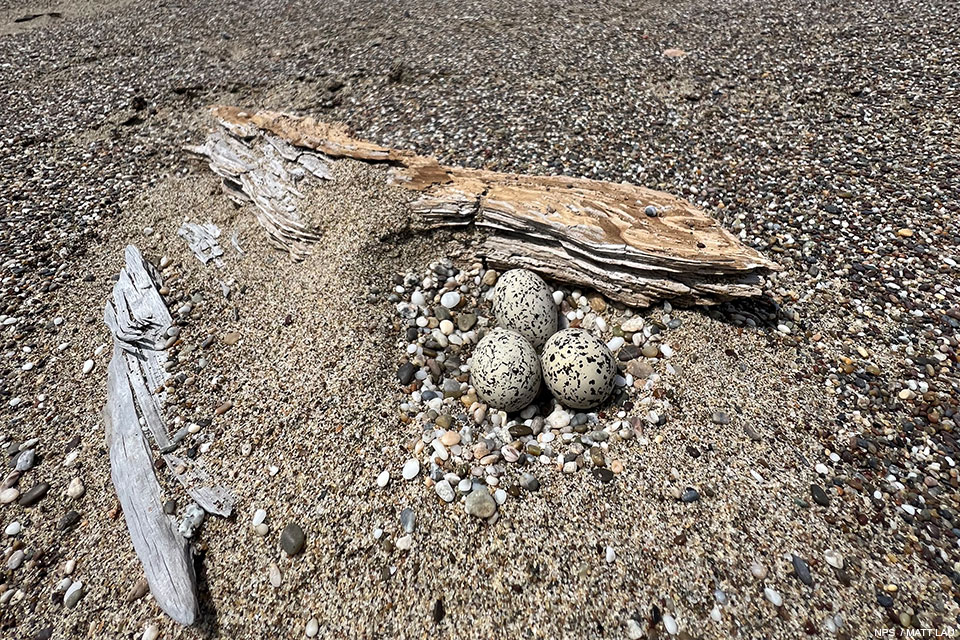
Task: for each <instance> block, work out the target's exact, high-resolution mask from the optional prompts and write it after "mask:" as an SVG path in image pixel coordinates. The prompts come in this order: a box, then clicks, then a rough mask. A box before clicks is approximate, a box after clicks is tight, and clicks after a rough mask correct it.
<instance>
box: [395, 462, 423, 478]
mask: <svg viewBox="0 0 960 640" xmlns="http://www.w3.org/2000/svg"><path fill="white" fill-rule="evenodd" d="M419 473H420V461H419V460H417V459H416V458H410V459H409V460H407V461H406V462H404V463H403V469H401V471H400V474H401V475H402V476H403V479H404V480H413V479H414V478H416V477H417V475H418V474H419Z"/></svg>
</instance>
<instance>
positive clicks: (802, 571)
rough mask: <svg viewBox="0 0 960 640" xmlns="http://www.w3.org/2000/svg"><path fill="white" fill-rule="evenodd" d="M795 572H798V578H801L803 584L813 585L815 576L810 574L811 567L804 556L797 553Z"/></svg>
mask: <svg viewBox="0 0 960 640" xmlns="http://www.w3.org/2000/svg"><path fill="white" fill-rule="evenodd" d="M793 573H794V574H796V576H797V578H799V579H800V582H802V583H803V584H805V585H807V586H808V587H812V586H813V576H811V575H810V567H809V566H808V565H807V562H806V561H805V560H804V559H803V558H801V557H800V556H797V555H795V556H793Z"/></svg>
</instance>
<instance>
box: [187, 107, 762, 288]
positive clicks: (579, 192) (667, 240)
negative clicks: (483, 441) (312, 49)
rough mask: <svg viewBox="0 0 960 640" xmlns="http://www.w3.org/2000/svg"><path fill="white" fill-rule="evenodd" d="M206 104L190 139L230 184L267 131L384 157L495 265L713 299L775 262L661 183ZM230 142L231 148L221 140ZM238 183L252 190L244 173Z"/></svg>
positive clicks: (757, 279)
mask: <svg viewBox="0 0 960 640" xmlns="http://www.w3.org/2000/svg"><path fill="white" fill-rule="evenodd" d="M213 114H214V116H215V117H216V118H217V119H218V120H219V122H220V124H221V128H219V129H217V130H215V131H214V132H213V133H211V135H210V138H208V140H207V143H206V144H205V145H204V147H200V148H199V149H195V151H197V152H198V153H202V154H203V155H206V156H207V157H208V158H209V160H210V165H211V167H212V168H213V170H214V171H215V172H217V173H218V174H220V175H221V176H225V186H226V187H227V189H228V192H229V190H230V189H231V188H234V187H231V184H230V183H229V180H228V179H227V176H233V175H237V169H235V168H234V169H225V168H224V167H225V166H227V167H230V166H233V165H236V164H237V163H238V162H237V161H236V160H235V158H237V157H243V158H245V160H244V161H243V162H244V166H255V167H256V166H262V165H269V164H271V163H273V164H275V162H274V159H275V155H271V153H270V152H269V149H270V148H275V147H276V142H272V143H271V142H270V141H276V140H279V141H281V142H283V143H285V144H286V145H287V146H288V147H292V148H294V149H301V150H302V149H311V150H314V151H317V152H319V153H321V154H323V156H324V157H325V158H326V161H327V162H328V164H329V163H331V162H333V161H335V159H336V158H352V159H355V160H362V161H366V162H383V163H387V164H389V165H391V167H392V170H391V173H390V175H391V177H390V181H391V184H394V185H396V186H398V187H400V188H404V189H408V190H412V191H415V192H417V193H418V194H419V197H418V198H417V199H415V200H414V201H413V202H412V203H411V205H410V209H411V212H412V213H413V215H414V217H415V219H416V220H417V221H418V222H419V223H420V224H421V225H422V226H424V227H426V228H470V227H474V228H477V229H480V230H482V231H484V232H485V234H486V241H485V242H484V244H483V246H482V249H481V251H482V254H483V256H484V257H486V259H487V261H488V263H490V264H491V265H492V266H495V267H501V268H511V267H526V268H529V269H532V270H534V271H539V272H541V273H543V274H545V275H547V276H549V277H551V278H553V279H555V280H558V281H560V282H565V283H568V284H572V285H575V286H582V287H587V288H591V289H595V290H597V291H600V292H601V293H603V294H604V295H606V296H608V297H610V298H611V299H614V300H619V301H621V302H623V303H625V304H629V305H633V306H647V305H649V304H651V303H652V302H654V301H655V300H658V299H670V300H673V301H674V302H675V303H678V304H715V303H717V302H722V301H725V300H731V299H734V298H742V297H750V296H756V295H759V294H760V293H761V292H762V285H763V276H764V275H765V274H767V273H768V272H770V271H778V270H779V268H780V267H779V266H778V265H777V264H776V263H774V262H772V261H770V260H768V259H766V258H765V257H763V256H762V255H761V254H760V253H758V252H757V251H755V250H753V249H751V248H749V247H746V246H744V245H742V244H741V243H740V242H739V241H738V240H737V239H736V238H735V237H734V236H733V235H732V234H730V233H729V232H727V231H726V230H725V229H723V228H722V227H721V226H720V225H719V224H718V223H717V222H716V221H715V220H713V219H712V218H710V217H709V216H708V215H706V214H705V213H704V212H703V211H701V210H699V209H697V208H696V207H694V206H693V205H692V204H691V203H689V202H687V201H686V200H682V199H680V198H676V197H674V196H672V195H670V194H667V193H663V192H661V191H653V190H651V189H646V188H643V187H638V186H635V185H630V184H625V183H620V184H616V183H612V182H602V181H598V180H587V179H581V178H567V177H563V176H532V175H517V174H508V173H498V172H493V171H484V170H479V169H465V168H458V167H447V166H442V165H440V164H439V163H438V162H437V161H436V159H434V158H429V157H423V156H418V155H416V154H414V153H412V152H410V151H403V150H398V149H389V148H386V147H380V146H377V145H375V144H372V143H369V142H365V141H362V140H357V139H354V138H352V137H351V136H350V135H348V133H347V132H346V130H345V129H344V128H343V127H340V126H336V125H331V124H326V123H322V122H317V121H315V120H313V119H312V118H298V117H295V116H290V115H286V114H282V113H274V112H258V113H248V112H245V111H241V110H240V109H237V108H234V107H214V108H213ZM227 148H228V149H230V150H231V152H230V153H229V154H226V153H224V152H223V151H222V150H223V149H227ZM218 149H219V150H221V151H217V150H218ZM301 153H303V151H301ZM283 157H284V158H286V159H288V161H289V162H292V161H293V160H294V159H296V158H298V157H299V156H298V155H297V154H296V152H294V151H290V150H289V149H287V150H286V153H285V154H283ZM257 158H259V159H257ZM287 172H288V173H289V170H287ZM270 175H271V178H272V179H273V185H272V188H271V191H273V192H280V193H284V192H286V191H289V190H293V187H292V181H289V180H287V179H284V178H282V172H281V171H273V172H272V173H271V174H270ZM239 188H240V189H242V190H243V191H244V193H245V194H247V197H250V199H255V198H254V197H253V196H250V195H249V193H248V191H247V187H246V186H245V185H240V187H239ZM259 188H260V189H261V191H262V190H263V187H262V186H261V187H259Z"/></svg>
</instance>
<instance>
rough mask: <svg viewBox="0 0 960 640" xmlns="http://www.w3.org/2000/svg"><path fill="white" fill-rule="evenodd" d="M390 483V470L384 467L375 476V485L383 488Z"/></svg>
mask: <svg viewBox="0 0 960 640" xmlns="http://www.w3.org/2000/svg"><path fill="white" fill-rule="evenodd" d="M389 483H390V472H389V471H388V470H386V469H384V470H383V471H381V472H380V475H378V476H377V486H378V487H380V488H381V489H383V488H384V487H385V486H387V485H388V484H389Z"/></svg>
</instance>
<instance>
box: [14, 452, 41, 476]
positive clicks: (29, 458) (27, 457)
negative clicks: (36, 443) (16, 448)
mask: <svg viewBox="0 0 960 640" xmlns="http://www.w3.org/2000/svg"><path fill="white" fill-rule="evenodd" d="M35 457H36V454H35V452H34V450H33V449H27V450H26V451H24V452H22V453H21V454H20V455H19V456H17V464H16V466H15V467H14V470H15V471H21V472H23V471H29V470H30V469H32V468H33V461H34V458H35Z"/></svg>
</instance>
